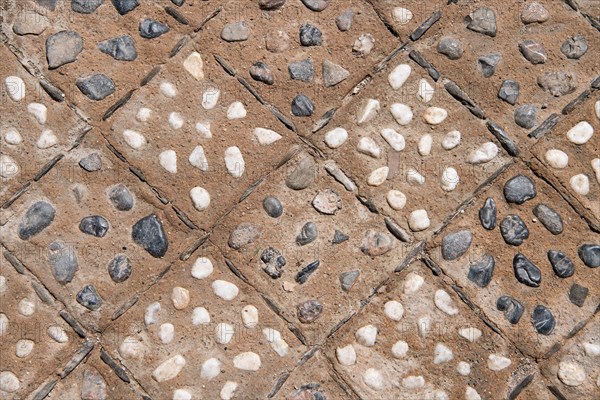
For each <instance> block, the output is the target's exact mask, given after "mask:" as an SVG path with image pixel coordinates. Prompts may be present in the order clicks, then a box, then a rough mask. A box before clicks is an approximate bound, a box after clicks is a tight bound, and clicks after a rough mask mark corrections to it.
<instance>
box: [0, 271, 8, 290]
mask: <svg viewBox="0 0 600 400" xmlns="http://www.w3.org/2000/svg"><path fill="white" fill-rule="evenodd" d="M7 290H8V285H7V284H6V278H5V277H3V276H2V275H0V294H2V293H4V292H6V291H7Z"/></svg>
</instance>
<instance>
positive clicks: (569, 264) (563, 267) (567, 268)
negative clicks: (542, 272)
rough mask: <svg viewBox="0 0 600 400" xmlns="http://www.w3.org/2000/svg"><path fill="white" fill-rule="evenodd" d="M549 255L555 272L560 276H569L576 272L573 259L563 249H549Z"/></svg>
mask: <svg viewBox="0 0 600 400" xmlns="http://www.w3.org/2000/svg"><path fill="white" fill-rule="evenodd" d="M547 255H548V261H550V265H552V269H553V270H554V273H555V274H556V276H558V277H559V278H568V277H570V276H572V275H573V274H574V273H575V265H574V264H573V261H571V259H570V258H569V257H567V255H566V254H565V253H563V252H562V251H558V250H548V253H547Z"/></svg>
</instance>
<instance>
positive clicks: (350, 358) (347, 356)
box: [335, 344, 356, 366]
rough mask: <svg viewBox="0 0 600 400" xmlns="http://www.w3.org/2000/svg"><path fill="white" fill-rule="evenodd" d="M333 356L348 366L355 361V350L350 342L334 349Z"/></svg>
mask: <svg viewBox="0 0 600 400" xmlns="http://www.w3.org/2000/svg"><path fill="white" fill-rule="evenodd" d="M335 356H336V358H337V360H338V362H339V363H340V364H342V365H345V366H350V365H354V364H355V363H356V352H355V351H354V347H353V346H352V345H351V344H349V345H347V346H344V347H338V348H337V349H336V350H335Z"/></svg>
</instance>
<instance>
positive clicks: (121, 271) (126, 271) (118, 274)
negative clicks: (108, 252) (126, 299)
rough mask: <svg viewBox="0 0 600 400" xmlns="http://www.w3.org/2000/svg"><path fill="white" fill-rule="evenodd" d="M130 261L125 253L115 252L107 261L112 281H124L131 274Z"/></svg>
mask: <svg viewBox="0 0 600 400" xmlns="http://www.w3.org/2000/svg"><path fill="white" fill-rule="evenodd" d="M131 271H132V267H131V261H130V260H129V258H128V257H127V256H126V255H125V254H117V255H116V256H115V258H113V259H112V260H110V262H109V263H108V275H109V276H110V279H112V280H113V282H116V283H121V282H125V281H126V280H127V279H128V278H129V276H130V275H131Z"/></svg>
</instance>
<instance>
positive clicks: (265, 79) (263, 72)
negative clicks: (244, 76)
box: [248, 61, 275, 85]
mask: <svg viewBox="0 0 600 400" xmlns="http://www.w3.org/2000/svg"><path fill="white" fill-rule="evenodd" d="M248 72H249V73H250V76H251V77H252V79H254V80H255V81H259V82H262V83H265V84H267V85H272V84H273V83H275V76H274V75H273V71H272V70H271V68H269V66H268V65H267V64H266V63H264V62H262V61H257V62H255V63H254V64H252V66H251V67H250V70H249V71H248Z"/></svg>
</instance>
